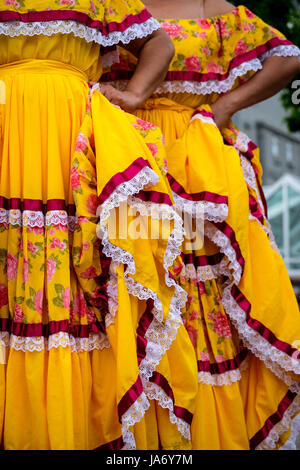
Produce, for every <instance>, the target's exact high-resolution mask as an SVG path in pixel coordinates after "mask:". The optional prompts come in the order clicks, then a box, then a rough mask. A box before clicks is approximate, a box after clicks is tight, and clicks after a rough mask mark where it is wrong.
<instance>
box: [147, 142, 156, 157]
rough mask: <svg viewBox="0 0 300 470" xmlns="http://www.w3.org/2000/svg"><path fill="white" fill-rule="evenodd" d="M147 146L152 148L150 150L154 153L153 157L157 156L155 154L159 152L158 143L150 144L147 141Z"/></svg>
mask: <svg viewBox="0 0 300 470" xmlns="http://www.w3.org/2000/svg"><path fill="white" fill-rule="evenodd" d="M147 147H148V149H149V150H150V152H151V153H152V155H153V157H155V155H157V153H158V150H157V145H156V144H150V143H148V142H147Z"/></svg>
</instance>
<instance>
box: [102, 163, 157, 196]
mask: <svg viewBox="0 0 300 470" xmlns="http://www.w3.org/2000/svg"><path fill="white" fill-rule="evenodd" d="M146 167H148V168H151V166H150V163H149V162H148V161H147V160H145V159H144V158H142V157H140V158H137V159H136V160H135V161H134V162H133V163H132V164H131V165H129V167H127V168H126V169H125V170H124V171H122V172H120V173H116V174H115V175H114V176H113V177H112V178H111V179H110V180H109V181H108V182H107V183H106V185H105V186H104V188H103V190H102V192H101V194H100V195H99V198H98V199H99V204H103V203H104V202H105V201H106V199H108V198H109V197H110V196H111V194H112V193H113V192H114V191H115V189H116V188H117V187H118V186H119V185H120V184H122V183H127V182H128V181H130V180H131V179H132V178H134V177H135V176H136V175H137V174H138V173H139V172H140V171H141V170H142V169H143V168H146Z"/></svg>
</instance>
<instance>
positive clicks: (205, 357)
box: [200, 352, 209, 361]
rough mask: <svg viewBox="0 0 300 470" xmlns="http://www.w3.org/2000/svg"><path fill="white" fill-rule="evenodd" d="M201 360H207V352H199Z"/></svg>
mask: <svg viewBox="0 0 300 470" xmlns="http://www.w3.org/2000/svg"><path fill="white" fill-rule="evenodd" d="M200 357H201V361H209V354H208V353H205V352H202V353H200Z"/></svg>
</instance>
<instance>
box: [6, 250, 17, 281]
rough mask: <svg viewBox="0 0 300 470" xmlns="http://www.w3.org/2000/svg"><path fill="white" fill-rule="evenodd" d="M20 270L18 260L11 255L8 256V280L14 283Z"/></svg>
mask: <svg viewBox="0 0 300 470" xmlns="http://www.w3.org/2000/svg"><path fill="white" fill-rule="evenodd" d="M17 270H18V258H16V256H13V255H12V254H11V253H8V254H7V279H8V280H9V281H12V280H13V279H14V278H15V277H16V275H17Z"/></svg>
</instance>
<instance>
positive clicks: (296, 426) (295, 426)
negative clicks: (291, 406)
mask: <svg viewBox="0 0 300 470" xmlns="http://www.w3.org/2000/svg"><path fill="white" fill-rule="evenodd" d="M298 411H299V414H297V416H296V417H295V418H294V419H293V420H292V425H291V434H290V437H289V439H288V440H287V442H286V443H285V444H284V445H283V446H282V447H280V449H279V450H297V448H296V441H297V438H298V436H299V434H300V406H299V408H298V409H297V412H298Z"/></svg>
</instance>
